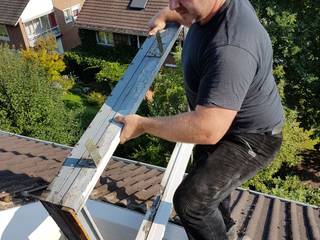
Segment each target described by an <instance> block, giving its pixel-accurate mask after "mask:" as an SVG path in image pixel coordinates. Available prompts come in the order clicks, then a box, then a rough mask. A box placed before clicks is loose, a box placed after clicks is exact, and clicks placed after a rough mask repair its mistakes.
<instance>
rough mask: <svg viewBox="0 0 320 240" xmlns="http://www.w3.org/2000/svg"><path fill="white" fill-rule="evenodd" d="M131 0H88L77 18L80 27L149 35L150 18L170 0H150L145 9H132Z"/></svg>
mask: <svg viewBox="0 0 320 240" xmlns="http://www.w3.org/2000/svg"><path fill="white" fill-rule="evenodd" d="M130 2H131V1H130V0H86V1H85V2H84V5H83V6H82V9H81V12H80V14H79V16H78V18H77V21H76V24H77V26H79V27H80V28H85V29H92V30H101V31H109V32H116V33H126V34H133V35H143V36H145V35H147V31H148V25H147V24H148V22H149V20H150V19H151V18H152V17H153V16H154V15H155V14H156V13H157V12H158V11H159V10H160V9H162V8H164V7H165V6H167V5H168V0H149V1H148V2H147V5H146V7H145V9H142V10H136V9H130V8H129V7H128V6H129V4H130Z"/></svg>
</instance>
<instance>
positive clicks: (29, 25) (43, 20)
mask: <svg viewBox="0 0 320 240" xmlns="http://www.w3.org/2000/svg"><path fill="white" fill-rule="evenodd" d="M25 27H26V30H27V34H28V35H29V36H33V35H39V34H42V33H44V32H47V31H48V30H50V29H51V26H50V22H49V18H48V15H45V16H42V17H40V18H36V19H33V20H31V21H29V22H26V23H25Z"/></svg>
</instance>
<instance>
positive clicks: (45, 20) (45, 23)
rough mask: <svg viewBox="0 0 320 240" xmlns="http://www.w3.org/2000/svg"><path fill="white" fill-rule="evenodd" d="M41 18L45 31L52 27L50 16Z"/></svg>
mask: <svg viewBox="0 0 320 240" xmlns="http://www.w3.org/2000/svg"><path fill="white" fill-rule="evenodd" d="M40 19H41V23H42V28H43V30H44V31H46V30H49V29H50V24H49V20H48V16H43V17H41V18H40Z"/></svg>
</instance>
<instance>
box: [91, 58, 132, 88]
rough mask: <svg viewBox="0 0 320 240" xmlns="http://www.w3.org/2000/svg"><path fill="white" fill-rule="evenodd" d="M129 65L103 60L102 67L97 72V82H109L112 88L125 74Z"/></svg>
mask: <svg viewBox="0 0 320 240" xmlns="http://www.w3.org/2000/svg"><path fill="white" fill-rule="evenodd" d="M127 67H128V65H126V64H120V63H118V62H103V64H102V69H101V70H100V72H98V73H97V74H96V79H97V82H103V81H104V82H107V83H108V84H109V87H110V89H112V88H113V87H114V86H115V85H116V83H117V82H118V80H119V79H120V78H121V77H122V76H123V74H124V72H125V70H126V69H127Z"/></svg>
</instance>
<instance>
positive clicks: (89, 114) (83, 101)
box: [62, 91, 101, 130]
mask: <svg viewBox="0 0 320 240" xmlns="http://www.w3.org/2000/svg"><path fill="white" fill-rule="evenodd" d="M62 100H63V101H64V103H65V104H66V106H67V107H68V108H69V109H70V110H74V111H77V112H79V113H80V114H79V122H80V125H81V128H82V129H83V130H85V129H86V128H87V127H88V126H89V124H90V123H91V121H92V120H93V118H94V117H95V115H96V114H97V112H98V111H99V109H100V107H101V106H97V105H92V104H89V103H88V101H87V94H84V93H75V92H71V91H68V92H67V93H65V94H64V95H63V98H62Z"/></svg>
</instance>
